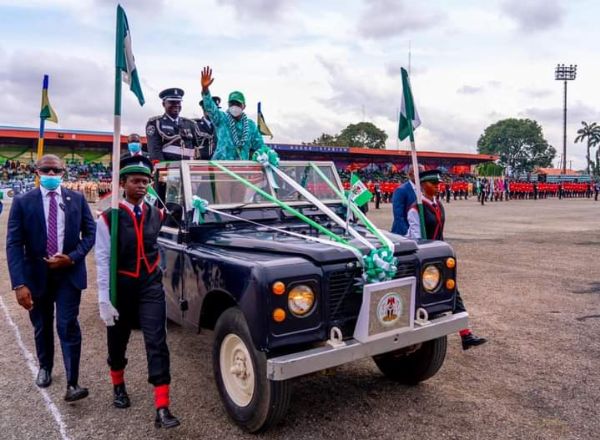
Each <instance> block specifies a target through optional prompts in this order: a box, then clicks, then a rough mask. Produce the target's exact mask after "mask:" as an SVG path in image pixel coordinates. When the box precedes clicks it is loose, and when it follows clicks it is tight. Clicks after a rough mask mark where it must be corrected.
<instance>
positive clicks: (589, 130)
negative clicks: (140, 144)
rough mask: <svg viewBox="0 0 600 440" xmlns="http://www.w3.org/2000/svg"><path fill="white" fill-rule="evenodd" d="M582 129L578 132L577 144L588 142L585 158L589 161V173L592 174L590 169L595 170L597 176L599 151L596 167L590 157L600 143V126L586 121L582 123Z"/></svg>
mask: <svg viewBox="0 0 600 440" xmlns="http://www.w3.org/2000/svg"><path fill="white" fill-rule="evenodd" d="M581 125H583V127H582V128H580V129H579V130H577V137H576V138H575V143H577V142H583V141H584V140H585V141H587V154H586V156H585V158H586V159H587V168H586V169H587V173H588V174H590V167H591V169H592V170H594V172H595V174H598V159H599V157H600V155H599V154H598V151H596V165H595V166H594V162H593V161H592V158H591V157H590V150H591V149H592V147H595V146H597V145H598V143H600V126H598V124H596V123H595V122H592V123H591V124H588V123H587V122H585V121H581Z"/></svg>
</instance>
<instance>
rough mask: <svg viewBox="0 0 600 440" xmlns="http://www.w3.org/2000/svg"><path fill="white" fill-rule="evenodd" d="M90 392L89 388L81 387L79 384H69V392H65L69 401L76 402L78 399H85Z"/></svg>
mask: <svg viewBox="0 0 600 440" xmlns="http://www.w3.org/2000/svg"><path fill="white" fill-rule="evenodd" d="M88 394H90V393H89V392H88V389H87V388H83V387H80V386H79V385H69V386H67V394H65V400H66V401H67V402H75V401H76V400H81V399H84V398H86V397H87V396H88Z"/></svg>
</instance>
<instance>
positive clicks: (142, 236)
mask: <svg viewBox="0 0 600 440" xmlns="http://www.w3.org/2000/svg"><path fill="white" fill-rule="evenodd" d="M120 168H121V169H120V172H119V179H120V185H121V188H122V189H123V191H124V196H125V199H124V200H123V201H121V203H120V204H119V224H118V235H119V237H118V243H119V245H118V246H119V247H118V249H117V259H116V260H117V261H116V264H117V299H116V305H115V307H113V305H112V304H111V301H110V299H109V297H110V294H109V279H110V275H109V274H110V267H109V266H110V263H111V261H110V260H111V259H110V254H111V252H110V247H111V244H110V243H111V241H110V231H111V214H110V209H109V210H107V211H105V212H104V213H103V214H102V215H101V216H100V217H99V218H98V221H97V225H98V230H97V233H96V266H97V273H98V302H99V309H100V317H101V318H102V320H103V321H104V323H105V324H106V326H107V339H108V365H109V367H110V376H111V379H112V383H113V388H114V400H113V404H114V406H115V407H117V408H127V407H128V406H129V405H130V400H129V396H128V394H127V390H126V388H125V380H124V372H125V366H126V365H127V358H126V357H125V353H126V350H127V343H128V341H129V335H130V334H131V329H132V327H133V326H136V325H137V324H138V323H139V325H140V327H141V329H142V332H143V335H144V343H145V346H146V355H147V360H148V382H150V383H151V384H152V385H154V403H155V407H156V420H155V426H156V427H157V428H160V427H164V428H173V427H176V426H178V425H179V420H177V418H176V417H174V416H173V415H172V414H171V413H170V411H169V383H170V382H171V375H170V371H169V349H168V347H167V331H166V304H165V293H164V291H163V286H162V278H161V277H162V274H161V271H160V269H159V267H158V265H159V253H158V246H157V238H158V232H159V230H160V227H161V224H162V221H163V214H162V212H161V211H160V210H159V209H158V208H155V207H154V206H151V205H149V204H147V203H145V202H144V196H145V195H146V193H147V191H148V185H150V181H151V176H152V163H151V162H150V160H149V159H148V158H146V157H144V156H132V157H126V158H124V159H122V160H121V167H120Z"/></svg>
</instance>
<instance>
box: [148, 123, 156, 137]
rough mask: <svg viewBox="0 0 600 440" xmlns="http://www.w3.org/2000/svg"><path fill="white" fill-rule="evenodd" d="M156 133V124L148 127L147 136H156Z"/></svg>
mask: <svg viewBox="0 0 600 440" xmlns="http://www.w3.org/2000/svg"><path fill="white" fill-rule="evenodd" d="M154 133H156V127H155V126H154V124H148V125H147V126H146V134H147V135H148V136H152V135H154Z"/></svg>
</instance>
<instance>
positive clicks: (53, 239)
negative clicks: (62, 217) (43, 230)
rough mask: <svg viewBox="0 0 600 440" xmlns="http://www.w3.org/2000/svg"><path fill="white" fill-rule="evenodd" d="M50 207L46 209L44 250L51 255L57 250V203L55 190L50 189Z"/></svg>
mask: <svg viewBox="0 0 600 440" xmlns="http://www.w3.org/2000/svg"><path fill="white" fill-rule="evenodd" d="M48 195H49V196H50V207H49V209H48V240H47V243H48V244H47V247H46V250H47V251H48V256H49V257H51V256H53V255H54V254H56V253H57V252H58V203H56V192H54V191H50V192H49V193H48Z"/></svg>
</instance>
